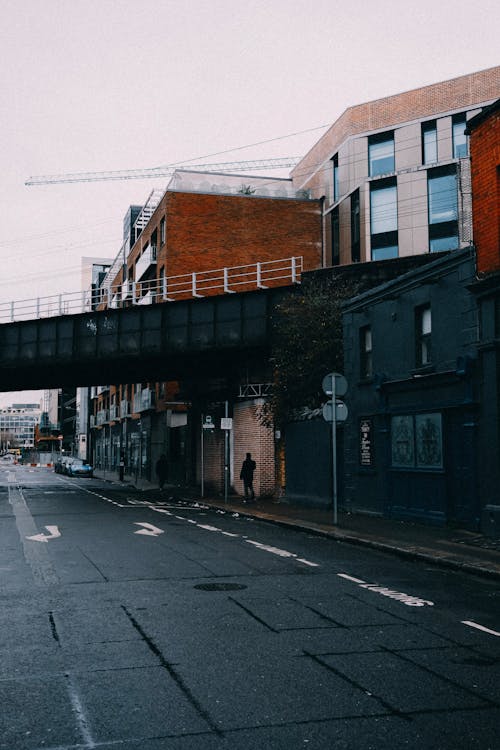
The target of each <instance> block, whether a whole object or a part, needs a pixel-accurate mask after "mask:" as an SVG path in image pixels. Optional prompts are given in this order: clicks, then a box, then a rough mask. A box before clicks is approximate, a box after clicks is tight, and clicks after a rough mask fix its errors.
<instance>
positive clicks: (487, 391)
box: [468, 99, 500, 537]
mask: <svg viewBox="0 0 500 750" xmlns="http://www.w3.org/2000/svg"><path fill="white" fill-rule="evenodd" d="M468 133H469V136H470V149H471V160H472V205H473V211H474V244H475V247H476V256H477V275H476V281H475V283H474V284H473V285H472V287H471V289H472V292H473V294H474V295H475V298H476V300H477V305H478V311H479V336H480V346H479V351H478V361H479V364H480V371H481V404H480V409H481V413H480V419H481V424H482V425H483V429H482V431H481V434H480V445H479V455H480V456H481V465H482V466H483V467H487V468H485V469H484V470H483V471H481V472H480V473H479V492H480V496H481V500H482V519H481V520H482V528H483V530H484V531H485V532H487V533H489V534H491V535H492V536H496V537H500V99H497V100H496V101H495V102H494V103H493V104H491V105H490V106H489V107H487V108H485V109H484V110H483V111H482V112H481V114H479V115H477V116H476V117H475V118H473V119H472V120H470V122H469V125H468Z"/></svg>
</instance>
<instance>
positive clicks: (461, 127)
mask: <svg viewBox="0 0 500 750" xmlns="http://www.w3.org/2000/svg"><path fill="white" fill-rule="evenodd" d="M465 127H466V121H465V114H463V115H455V116H454V117H453V157H454V158H455V159H461V158H462V157H463V156H467V152H468V149H467V136H466V135H465Z"/></svg>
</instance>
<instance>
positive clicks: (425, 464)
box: [391, 413, 443, 470]
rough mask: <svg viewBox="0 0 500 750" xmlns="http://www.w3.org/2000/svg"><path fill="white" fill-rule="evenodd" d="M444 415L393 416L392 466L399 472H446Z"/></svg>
mask: <svg viewBox="0 0 500 750" xmlns="http://www.w3.org/2000/svg"><path fill="white" fill-rule="evenodd" d="M442 432H443V430H442V420H441V414H439V413H434V414H415V415H404V416H397V417H392V419H391V454H392V466H394V467H395V468H398V469H415V468H416V469H424V470H425V469H442V468H443V434H442Z"/></svg>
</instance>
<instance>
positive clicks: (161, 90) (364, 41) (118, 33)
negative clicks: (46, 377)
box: [0, 0, 500, 405]
mask: <svg viewBox="0 0 500 750" xmlns="http://www.w3.org/2000/svg"><path fill="white" fill-rule="evenodd" d="M0 8H1V14H2V24H1V31H0V50H1V52H0V55H1V67H0V80H1V99H0V102H1V104H0V106H1V107H2V110H3V111H2V117H1V126H0V127H1V131H2V132H1V160H2V163H1V165H0V166H1V168H0V190H1V206H2V219H1V221H0V303H2V302H6V301H10V300H12V299H15V300H17V299H23V298H30V297H35V296H38V295H46V294H54V293H59V292H62V291H73V290H77V289H79V288H80V265H81V257H82V256H83V255H93V256H101V257H103V256H104V257H108V256H109V257H114V256H115V255H116V254H117V252H118V250H119V248H120V245H121V233H122V219H123V215H124V214H125V212H126V210H127V207H128V206H129V204H131V203H144V201H145V199H146V198H147V196H148V194H149V192H150V191H151V190H152V188H153V187H164V186H165V185H166V183H167V181H168V180H167V179H166V178H163V179H160V180H156V181H152V180H135V181H126V182H104V183H78V184H73V185H57V186H43V187H26V186H25V185H24V182H25V180H26V179H27V178H28V177H30V176H33V175H41V174H53V173H67V172H79V171H105V170H118V169H135V168H143V167H153V166H158V165H163V164H169V163H172V162H182V161H184V160H192V159H196V158H197V157H203V156H205V155H209V154H214V153H216V152H225V151H227V152H228V153H224V154H221V155H220V156H217V157H210V158H209V159H208V161H217V160H222V161H231V160H235V159H253V158H271V157H276V156H300V155H302V154H303V153H304V152H305V151H306V150H307V149H308V148H309V147H310V146H311V145H312V144H313V143H314V142H315V140H317V138H319V137H320V135H321V134H322V133H323V132H324V128H323V126H325V125H327V124H330V123H332V122H333V121H334V120H335V119H336V118H337V117H338V116H339V115H340V114H341V113H342V112H343V111H344V110H345V109H346V107H348V106H350V105H353V104H359V103H361V102H363V101H367V100H370V99H376V98H379V97H382V96H387V95H390V94H395V93H398V92H400V91H405V90H407V89H411V88H415V87H418V86H422V85H426V84H429V83H434V82H437V81H439V80H445V79H447V78H453V77H455V76H459V75H463V74H465V73H469V72H472V71H475V70H482V69H484V68H488V67H491V66H494V65H497V64H498V63H499V62H500V60H499V59H498V29H499V27H500V3H498V1H497V0H478V2H477V3H476V4H471V3H468V2H467V3H466V2H463V0H453V1H451V0H419V2H417V3H416V2H414V0H412V2H407V0H379V1H378V2H373V3H369V2H367V0H351V2H345V0H342V2H337V0H186V1H182V2H181V0H156V2H154V3H146V4H141V3H137V2H136V1H135V0H134V2H132V0H64V1H63V0H25V2H24V3H22V4H20V3H19V2H18V0H15V1H14V0H2V1H1V4H0ZM312 128H317V130H314V131H313V132H310V133H307V134H303V135H301V136H295V137H290V138H286V137H284V136H287V135H288V134H291V133H296V132H298V131H304V130H307V129H312ZM274 138H280V140H276V141H274V142H273V143H269V144H267V145H261V146H258V147H254V148H248V149H243V150H237V151H234V152H230V151H229V149H236V148H238V149H239V148H240V147H241V146H246V145H248V144H253V143H256V142H259V141H264V140H268V139H274ZM29 395H30V397H31V396H32V395H33V394H29ZM27 396H28V394H23V397H22V399H21V396H20V395H16V394H7V395H2V394H0V405H3V404H6V403H7V404H10V403H11V402H12V401H19V400H25V399H26V398H27Z"/></svg>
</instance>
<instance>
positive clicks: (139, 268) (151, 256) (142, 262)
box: [135, 245, 156, 281]
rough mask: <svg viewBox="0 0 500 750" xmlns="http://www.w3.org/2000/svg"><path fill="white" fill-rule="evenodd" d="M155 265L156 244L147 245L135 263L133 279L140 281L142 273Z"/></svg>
mask: <svg viewBox="0 0 500 750" xmlns="http://www.w3.org/2000/svg"><path fill="white" fill-rule="evenodd" d="M155 265H156V245H148V246H147V247H146V248H145V249H144V251H143V253H142V255H141V257H140V258H139V260H138V261H137V263H136V265H135V280H136V281H140V280H141V279H142V277H143V276H144V274H145V273H146V272H147V271H148V270H149V269H150V268H151V266H155Z"/></svg>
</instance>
